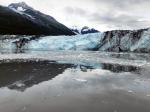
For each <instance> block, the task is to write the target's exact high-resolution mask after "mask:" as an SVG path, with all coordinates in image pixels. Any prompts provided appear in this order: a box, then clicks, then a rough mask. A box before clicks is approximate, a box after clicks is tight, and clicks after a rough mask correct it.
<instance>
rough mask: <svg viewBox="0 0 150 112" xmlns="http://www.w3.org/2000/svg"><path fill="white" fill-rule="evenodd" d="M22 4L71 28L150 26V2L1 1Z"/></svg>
mask: <svg viewBox="0 0 150 112" xmlns="http://www.w3.org/2000/svg"><path fill="white" fill-rule="evenodd" d="M22 1H24V2H26V3H27V4H28V5H30V6H32V7H33V8H35V9H37V10H40V11H41V12H44V13H46V14H49V15H51V16H53V17H54V18H55V19H57V20H58V21H59V22H61V23H63V24H65V25H66V26H68V27H71V26H89V27H94V28H96V29H98V30H101V31H106V30H112V29H140V28H145V27H149V26H150V0H0V4H1V5H5V6H6V5H8V4H10V3H14V2H22Z"/></svg>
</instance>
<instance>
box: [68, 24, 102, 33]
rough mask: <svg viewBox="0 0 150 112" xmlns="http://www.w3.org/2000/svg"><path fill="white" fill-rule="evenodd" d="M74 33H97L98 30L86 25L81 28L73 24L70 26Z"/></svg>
mask: <svg viewBox="0 0 150 112" xmlns="http://www.w3.org/2000/svg"><path fill="white" fill-rule="evenodd" d="M70 29H71V30H72V31H73V32H74V33H76V34H89V33H98V32H99V31H98V30H96V29H94V28H89V27H87V26H84V27H82V28H80V27H77V26H73V27H72V28H70Z"/></svg>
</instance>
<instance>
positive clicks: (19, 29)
mask: <svg viewBox="0 0 150 112" xmlns="http://www.w3.org/2000/svg"><path fill="white" fill-rule="evenodd" d="M19 8H22V9H23V10H20V9H19ZM0 34H2V35H6V34H13V35H18V34H19V35H74V33H73V32H72V31H71V30H70V29H68V28H67V27H66V26H64V25H62V24H61V23H59V22H57V21H56V20H55V19H54V18H53V17H51V16H48V15H45V14H43V13H41V12H39V11H37V10H34V9H33V8H31V7H29V6H28V5H26V4H25V3H16V4H11V5H9V7H3V6H0Z"/></svg>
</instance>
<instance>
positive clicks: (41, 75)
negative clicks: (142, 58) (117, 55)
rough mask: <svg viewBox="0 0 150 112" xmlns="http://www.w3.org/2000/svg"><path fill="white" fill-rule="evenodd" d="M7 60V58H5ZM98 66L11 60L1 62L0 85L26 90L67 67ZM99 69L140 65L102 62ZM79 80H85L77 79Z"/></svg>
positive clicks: (118, 69) (119, 69)
mask: <svg viewBox="0 0 150 112" xmlns="http://www.w3.org/2000/svg"><path fill="white" fill-rule="evenodd" d="M5 61H6V60H5ZM95 67H96V66H88V65H74V64H69V63H57V62H55V61H39V60H37V61H36V60H35V61H34V60H26V61H25V60H24V61H23V60H11V61H10V62H7V61H6V62H2V63H0V74H1V75H0V87H8V88H10V89H15V90H19V91H24V90H26V89H27V88H29V87H32V86H33V85H37V84H39V83H41V82H43V81H48V80H51V79H53V78H55V77H56V76H58V75H60V74H62V73H63V72H64V71H66V70H67V69H69V68H71V69H77V70H80V71H82V72H88V71H89V70H93V69H94V68H95ZM97 68H99V69H104V70H109V71H111V72H115V73H119V72H138V71H139V70H140V68H139V67H136V66H123V65H116V64H108V63H101V64H100V66H99V65H98V67H97ZM77 80H78V81H84V80H80V79H77Z"/></svg>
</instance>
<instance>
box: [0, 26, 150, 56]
mask: <svg viewBox="0 0 150 112" xmlns="http://www.w3.org/2000/svg"><path fill="white" fill-rule="evenodd" d="M23 38H25V37H23ZM28 40H29V42H27V43H26V44H25V45H24V46H22V49H27V50H30V51H32V50H43V51H44V50H45V51H46V50H52V51H53V50H80V51H81V50H97V51H110V52H139V53H149V52H150V29H144V30H135V31H129V30H126V31H120V30H118V31H108V32H104V33H93V34H86V35H75V36H46V37H40V38H39V39H36V40H32V39H30V38H29V39H28ZM14 41H19V40H3V42H0V43H1V44H0V49H4V48H5V49H15V46H14V44H13V42H14Z"/></svg>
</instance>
